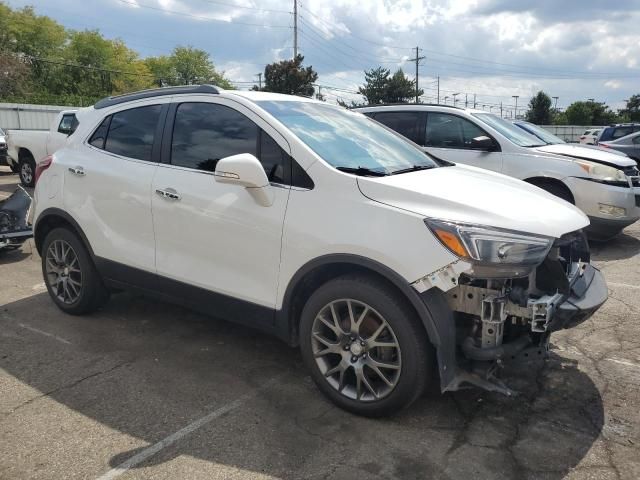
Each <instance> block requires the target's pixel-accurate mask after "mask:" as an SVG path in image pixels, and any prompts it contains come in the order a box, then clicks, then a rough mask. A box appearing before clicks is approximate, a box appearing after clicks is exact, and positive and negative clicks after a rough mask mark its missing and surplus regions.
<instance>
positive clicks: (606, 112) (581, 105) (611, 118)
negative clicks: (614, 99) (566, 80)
mask: <svg viewBox="0 0 640 480" xmlns="http://www.w3.org/2000/svg"><path fill="white" fill-rule="evenodd" d="M565 113H566V116H567V122H568V123H569V125H606V124H608V123H612V122H615V120H616V114H615V113H614V112H612V111H611V110H610V109H609V107H608V106H607V105H606V104H604V103H600V102H592V101H587V102H574V103H572V104H571V105H569V106H568V107H567V110H566V112H565Z"/></svg>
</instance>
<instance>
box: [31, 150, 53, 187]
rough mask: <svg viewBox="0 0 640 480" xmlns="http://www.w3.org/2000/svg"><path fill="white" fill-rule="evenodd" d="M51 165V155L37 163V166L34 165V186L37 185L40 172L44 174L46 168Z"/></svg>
mask: <svg viewBox="0 0 640 480" xmlns="http://www.w3.org/2000/svg"><path fill="white" fill-rule="evenodd" d="M52 163H53V155H47V156H46V157H44V158H43V159H42V160H40V161H39V162H38V164H37V165H36V174H35V182H34V184H36V183H38V179H39V178H40V175H42V172H44V171H45V170H46V169H47V168H49V167H50V166H51V164H52Z"/></svg>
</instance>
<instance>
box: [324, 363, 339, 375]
mask: <svg viewBox="0 0 640 480" xmlns="http://www.w3.org/2000/svg"><path fill="white" fill-rule="evenodd" d="M342 370H343V368H342V362H340V363H338V365H336V366H335V367H333V368H331V369H329V370H327V371H326V372H325V374H324V376H325V377H331V376H333V375H335V374H336V373H338V372H342Z"/></svg>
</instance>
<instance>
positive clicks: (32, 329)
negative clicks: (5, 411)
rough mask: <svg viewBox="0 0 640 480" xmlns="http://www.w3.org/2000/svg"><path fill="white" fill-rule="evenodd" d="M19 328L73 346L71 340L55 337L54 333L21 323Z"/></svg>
mask: <svg viewBox="0 0 640 480" xmlns="http://www.w3.org/2000/svg"><path fill="white" fill-rule="evenodd" d="M18 326H19V327H22V328H26V329H27V330H30V331H32V332H34V333H39V334H40V335H44V336H45V337H49V338H53V339H54V340H57V341H59V342H62V343H66V344H67V345H71V342H70V341H69V340H65V339H64V338H62V337H59V336H57V335H54V334H53V333H49V332H45V331H44V330H40V329H39V328H35V327H31V326H29V325H25V324H24V323H19V324H18Z"/></svg>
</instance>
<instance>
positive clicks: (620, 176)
mask: <svg viewBox="0 0 640 480" xmlns="http://www.w3.org/2000/svg"><path fill="white" fill-rule="evenodd" d="M576 163H577V164H578V165H580V168H582V169H583V170H584V171H585V172H587V173H588V174H589V175H591V177H593V179H594V180H600V181H603V182H611V183H624V184H627V185H628V180H627V176H626V175H625V174H624V172H623V171H622V170H619V169H617V168H615V167H610V166H608V165H602V164H601V163H595V162H590V161H588V160H576Z"/></svg>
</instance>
